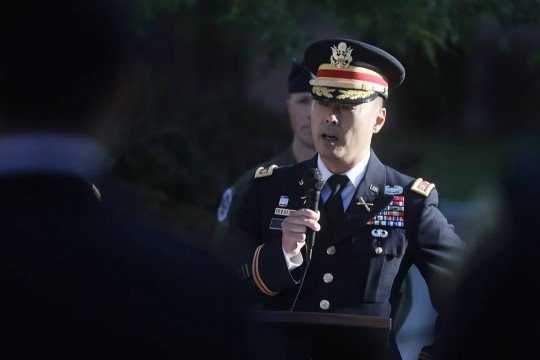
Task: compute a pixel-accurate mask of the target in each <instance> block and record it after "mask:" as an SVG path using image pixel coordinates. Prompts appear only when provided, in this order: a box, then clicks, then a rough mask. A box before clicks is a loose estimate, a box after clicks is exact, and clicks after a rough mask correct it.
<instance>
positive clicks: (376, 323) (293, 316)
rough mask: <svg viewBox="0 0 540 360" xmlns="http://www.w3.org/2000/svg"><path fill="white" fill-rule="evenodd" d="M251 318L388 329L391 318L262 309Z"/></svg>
mask: <svg viewBox="0 0 540 360" xmlns="http://www.w3.org/2000/svg"><path fill="white" fill-rule="evenodd" d="M250 315H251V320H254V321H262V322H266V323H280V324H298V325H328V326H351V327H367V328H379V329H388V330H390V329H391V328H392V319H390V318H387V317H380V316H366V315H354V314H336V313H328V314H326V313H316V312H302V311H262V310H257V311H253V312H251V314H250Z"/></svg>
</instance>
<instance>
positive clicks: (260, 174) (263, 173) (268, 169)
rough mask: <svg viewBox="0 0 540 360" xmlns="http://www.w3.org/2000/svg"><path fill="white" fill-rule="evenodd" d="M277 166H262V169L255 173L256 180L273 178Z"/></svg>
mask: <svg viewBox="0 0 540 360" xmlns="http://www.w3.org/2000/svg"><path fill="white" fill-rule="evenodd" d="M277 167H278V166H277V165H270V166H267V167H264V166H261V167H260V168H258V169H257V171H255V179H258V178H261V177H265V176H271V175H272V173H273V172H274V169H275V168H277Z"/></svg>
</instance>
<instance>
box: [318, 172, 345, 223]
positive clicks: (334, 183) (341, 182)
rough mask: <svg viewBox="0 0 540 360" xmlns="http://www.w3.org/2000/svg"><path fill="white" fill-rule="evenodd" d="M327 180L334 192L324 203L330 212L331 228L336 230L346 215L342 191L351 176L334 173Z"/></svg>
mask: <svg viewBox="0 0 540 360" xmlns="http://www.w3.org/2000/svg"><path fill="white" fill-rule="evenodd" d="M327 182H328V185H329V186H330V189H331V190H332V192H331V193H330V197H329V198H328V200H326V203H324V207H325V209H326V213H327V214H328V223H329V225H330V230H331V231H332V232H334V231H335V230H336V228H337V226H338V224H339V223H340V222H341V220H342V219H343V216H344V215H345V212H344V210H343V199H342V198H341V191H342V190H343V189H344V188H345V186H347V183H348V182H349V178H348V177H347V176H346V175H332V176H330V178H329V179H328V180H327Z"/></svg>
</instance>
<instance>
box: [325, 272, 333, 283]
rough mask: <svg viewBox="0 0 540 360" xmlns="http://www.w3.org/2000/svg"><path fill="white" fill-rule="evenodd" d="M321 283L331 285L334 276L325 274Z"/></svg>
mask: <svg viewBox="0 0 540 360" xmlns="http://www.w3.org/2000/svg"><path fill="white" fill-rule="evenodd" d="M323 281H324V282H325V283H327V284H328V283H331V282H332V281H334V275H332V274H330V273H326V274H324V275H323Z"/></svg>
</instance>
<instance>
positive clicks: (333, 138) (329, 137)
mask: <svg viewBox="0 0 540 360" xmlns="http://www.w3.org/2000/svg"><path fill="white" fill-rule="evenodd" d="M322 138H323V139H324V140H326V141H330V142H333V143H334V142H336V141H338V138H337V136H334V135H330V134H322Z"/></svg>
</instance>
